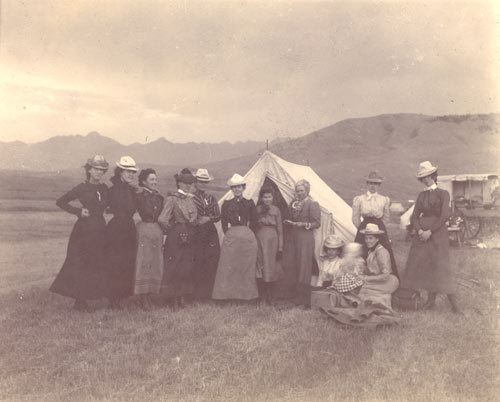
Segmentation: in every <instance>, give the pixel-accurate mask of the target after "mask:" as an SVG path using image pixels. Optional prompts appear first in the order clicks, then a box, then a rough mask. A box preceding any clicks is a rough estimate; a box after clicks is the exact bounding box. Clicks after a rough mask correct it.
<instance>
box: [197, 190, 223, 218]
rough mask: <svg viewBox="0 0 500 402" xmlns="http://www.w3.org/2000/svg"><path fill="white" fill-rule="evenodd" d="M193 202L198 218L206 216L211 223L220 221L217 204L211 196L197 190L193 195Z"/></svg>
mask: <svg viewBox="0 0 500 402" xmlns="http://www.w3.org/2000/svg"><path fill="white" fill-rule="evenodd" d="M193 201H194V203H195V204H196V207H197V208H198V218H201V217H202V216H208V217H209V218H210V222H212V223H215V222H218V221H219V220H220V208H219V204H218V202H217V200H216V199H215V197H214V196H213V195H212V194H208V193H207V192H205V191H203V190H197V191H196V192H195V193H194V197H193Z"/></svg>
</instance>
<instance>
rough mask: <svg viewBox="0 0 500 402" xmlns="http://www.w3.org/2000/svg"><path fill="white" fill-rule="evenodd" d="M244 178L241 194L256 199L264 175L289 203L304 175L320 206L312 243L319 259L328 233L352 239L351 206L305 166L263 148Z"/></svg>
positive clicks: (221, 200)
mask: <svg viewBox="0 0 500 402" xmlns="http://www.w3.org/2000/svg"><path fill="white" fill-rule="evenodd" d="M244 177H245V179H246V182H247V185H246V189H245V192H244V194H243V195H244V197H245V198H248V199H252V200H254V202H255V203H257V201H258V198H259V191H260V189H261V187H262V184H263V183H264V180H265V178H266V177H268V178H269V179H270V180H272V181H273V182H274V183H275V184H276V185H277V186H278V188H279V190H280V192H281V195H282V196H283V198H284V199H285V201H286V202H287V204H289V203H290V202H291V201H292V199H293V196H294V189H295V183H296V182H297V181H299V180H301V179H306V180H307V181H308V182H309V183H311V193H310V196H311V198H312V199H313V200H314V201H317V202H318V203H319V205H320V207H321V227H320V228H319V229H316V230H314V239H315V245H316V253H315V254H316V260H317V261H318V262H319V259H318V257H319V253H320V250H321V247H322V245H323V240H324V239H325V237H326V236H328V235H329V234H331V233H335V234H337V235H338V236H340V237H341V238H343V239H344V240H345V241H347V242H351V241H353V240H354V237H355V235H356V228H355V226H354V224H353V223H352V221H351V217H352V209H351V207H350V206H349V205H348V204H347V203H346V202H345V201H344V200H343V199H342V198H340V197H339V196H338V195H337V194H336V193H335V192H334V191H333V190H332V189H331V188H330V187H329V186H328V185H327V184H326V183H325V182H324V181H323V180H321V178H320V177H319V176H318V175H317V174H316V173H315V172H314V171H313V170H312V169H311V168H310V167H309V166H302V165H296V164H294V163H291V162H287V161H285V160H283V159H281V158H279V157H278V156H276V155H274V154H273V153H271V152H269V151H265V152H264V153H263V155H262V156H261V157H260V158H259V160H258V161H257V162H256V163H255V164H254V165H253V166H252V168H251V169H250V170H249V171H248V172H247V173H246V174H245V176H244ZM232 197H233V193H232V192H231V191H228V192H227V193H226V194H225V195H224V196H223V197H222V198H221V199H220V200H219V206H222V203H223V202H224V200H228V199H231V198H232ZM217 226H218V227H217V229H218V231H219V236H220V237H222V230H221V227H220V224H218V225H217Z"/></svg>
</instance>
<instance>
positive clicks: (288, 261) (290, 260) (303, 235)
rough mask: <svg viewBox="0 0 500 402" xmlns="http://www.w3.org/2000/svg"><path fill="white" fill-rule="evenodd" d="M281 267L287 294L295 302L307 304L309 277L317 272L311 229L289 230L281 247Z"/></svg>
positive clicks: (309, 288) (308, 301) (309, 296)
mask: <svg viewBox="0 0 500 402" xmlns="http://www.w3.org/2000/svg"><path fill="white" fill-rule="evenodd" d="M283 269H284V274H285V283H286V284H285V286H286V288H287V292H286V293H287V296H288V297H291V298H293V299H294V302H295V303H296V304H305V305H308V304H309V303H310V300H311V289H312V287H311V279H312V276H314V275H317V274H318V272H319V271H318V264H317V261H316V258H315V256H314V233H313V231H312V230H306V229H303V228H296V227H294V228H292V229H291V230H290V231H289V233H288V235H287V236H286V237H285V244H284V249H283Z"/></svg>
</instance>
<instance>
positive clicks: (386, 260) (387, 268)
mask: <svg viewBox="0 0 500 402" xmlns="http://www.w3.org/2000/svg"><path fill="white" fill-rule="evenodd" d="M375 258H376V259H377V265H378V266H379V268H380V273H381V274H390V273H391V272H392V269H391V255H390V254H389V252H388V251H387V249H386V248H385V247H380V248H378V249H377V251H376V253H375Z"/></svg>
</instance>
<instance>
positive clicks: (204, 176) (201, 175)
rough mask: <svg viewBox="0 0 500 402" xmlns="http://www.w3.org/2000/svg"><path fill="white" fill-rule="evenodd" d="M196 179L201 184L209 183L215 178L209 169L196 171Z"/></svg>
mask: <svg viewBox="0 0 500 402" xmlns="http://www.w3.org/2000/svg"><path fill="white" fill-rule="evenodd" d="M196 178H197V179H198V181H201V182H208V181H212V180H213V179H214V178H213V176H210V174H209V173H208V170H207V169H198V170H197V171H196Z"/></svg>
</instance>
